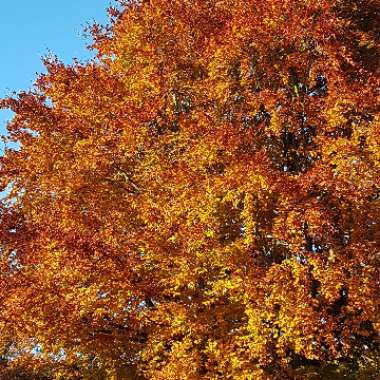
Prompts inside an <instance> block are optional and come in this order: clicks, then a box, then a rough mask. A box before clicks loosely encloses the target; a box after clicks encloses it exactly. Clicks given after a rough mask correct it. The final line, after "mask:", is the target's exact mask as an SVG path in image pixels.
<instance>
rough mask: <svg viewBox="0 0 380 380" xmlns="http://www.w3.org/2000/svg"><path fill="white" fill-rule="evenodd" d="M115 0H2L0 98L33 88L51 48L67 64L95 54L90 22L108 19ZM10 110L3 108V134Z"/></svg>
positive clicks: (0, 130)
mask: <svg viewBox="0 0 380 380" xmlns="http://www.w3.org/2000/svg"><path fill="white" fill-rule="evenodd" d="M111 4H114V3H113V2H112V1H111V0H65V1H62V0H14V1H12V0H0V41H1V46H0V47H1V59H0V97H4V96H6V95H9V94H10V93H11V92H12V91H19V90H27V89H29V88H30V87H31V86H32V84H33V82H34V80H35V79H36V76H37V73H41V72H43V71H44V70H43V65H42V63H41V57H42V56H45V55H47V54H48V52H49V51H50V52H51V53H53V54H56V55H57V56H58V58H60V59H61V60H63V61H64V62H65V63H70V62H71V61H72V59H73V58H74V57H75V58H78V59H79V60H82V61H83V60H85V59H88V58H89V57H91V52H90V51H88V50H86V45H88V43H89V40H86V39H85V38H84V37H83V29H84V27H85V26H86V25H87V24H88V23H92V22H93V21H97V22H99V23H102V24H104V23H106V22H107V19H108V18H107V13H106V9H107V8H108V6H109V5H111ZM10 116H11V113H10V112H7V111H0V133H1V134H3V133H4V131H5V123H6V120H8V119H9V118H10Z"/></svg>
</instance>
